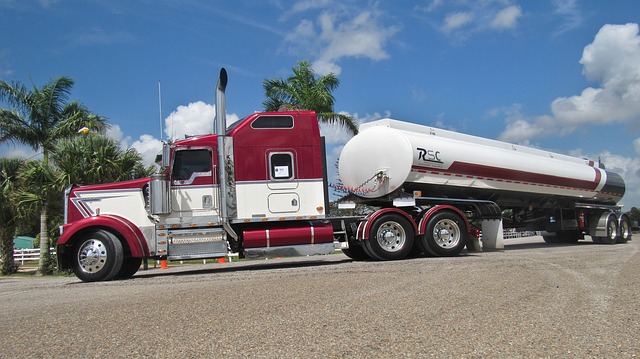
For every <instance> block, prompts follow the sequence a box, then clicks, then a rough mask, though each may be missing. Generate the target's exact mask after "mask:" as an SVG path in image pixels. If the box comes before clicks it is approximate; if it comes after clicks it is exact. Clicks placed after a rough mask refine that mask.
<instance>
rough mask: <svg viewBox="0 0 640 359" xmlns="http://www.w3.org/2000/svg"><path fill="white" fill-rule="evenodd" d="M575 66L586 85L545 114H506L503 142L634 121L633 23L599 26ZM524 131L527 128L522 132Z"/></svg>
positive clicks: (638, 81)
mask: <svg viewBox="0 0 640 359" xmlns="http://www.w3.org/2000/svg"><path fill="white" fill-rule="evenodd" d="M580 63H581V64H582V65H583V73H584V75H585V77H586V78H587V79H589V80H590V81H594V82H597V83H599V85H600V87H587V88H585V89H584V90H582V91H581V92H580V94H578V95H574V96H569V97H559V98H556V99H555V100H554V101H553V102H552V103H551V112H552V115H551V116H538V117H532V118H527V117H526V116H524V115H522V114H519V115H518V116H517V117H514V116H511V115H509V114H508V113H506V115H507V116H506V119H507V128H506V129H505V131H504V132H503V133H502V134H501V135H500V138H502V139H505V140H513V139H516V140H517V141H521V140H523V139H531V138H534V137H538V136H543V135H566V134H569V133H571V132H573V131H574V130H575V129H576V128H584V126H585V125H604V124H611V123H616V122H617V123H628V124H631V123H634V122H636V121H638V119H640V66H638V64H640V36H639V31H638V24H626V25H604V26H603V27H602V28H601V29H600V31H598V33H597V34H596V36H595V38H594V40H593V42H592V43H591V44H589V45H587V46H586V47H585V48H584V51H583V53H582V58H581V59H580ZM526 130H531V131H529V132H527V131H526Z"/></svg>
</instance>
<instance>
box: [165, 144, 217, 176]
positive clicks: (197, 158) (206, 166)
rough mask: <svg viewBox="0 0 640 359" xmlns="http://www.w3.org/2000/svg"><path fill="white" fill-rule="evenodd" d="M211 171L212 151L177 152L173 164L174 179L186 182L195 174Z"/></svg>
mask: <svg viewBox="0 0 640 359" xmlns="http://www.w3.org/2000/svg"><path fill="white" fill-rule="evenodd" d="M210 171H211V151H209V150H206V149H201V150H185V151H177V152H176V153H175V159H174V162H173V179H174V180H177V181H184V180H188V179H189V178H191V175H192V174H193V173H202V172H210Z"/></svg>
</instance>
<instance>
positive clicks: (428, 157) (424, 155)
mask: <svg viewBox="0 0 640 359" xmlns="http://www.w3.org/2000/svg"><path fill="white" fill-rule="evenodd" d="M416 149H417V150H418V160H422V161H427V162H437V163H442V160H441V159H440V151H434V150H425V149H424V148H420V147H418V148H416Z"/></svg>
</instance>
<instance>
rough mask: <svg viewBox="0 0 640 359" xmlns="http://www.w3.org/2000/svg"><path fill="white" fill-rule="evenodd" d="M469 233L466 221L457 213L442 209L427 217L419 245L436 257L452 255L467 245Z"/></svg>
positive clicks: (455, 254) (457, 253)
mask: <svg viewBox="0 0 640 359" xmlns="http://www.w3.org/2000/svg"><path fill="white" fill-rule="evenodd" d="M468 239H469V233H468V231H467V226H466V222H465V221H464V220H463V219H462V217H460V216H459V215H458V214H456V213H453V212H449V211H442V212H439V213H436V214H435V215H434V216H433V217H431V218H430V219H429V222H428V223H427V229H426V231H425V234H424V235H423V236H421V237H420V242H421V247H422V248H424V249H425V250H426V251H427V252H429V253H431V254H432V255H434V256H437V257H453V256H457V255H459V254H460V252H462V250H463V249H464V247H465V246H466V245H467V241H468Z"/></svg>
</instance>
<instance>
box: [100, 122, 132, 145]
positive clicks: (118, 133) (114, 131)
mask: <svg viewBox="0 0 640 359" xmlns="http://www.w3.org/2000/svg"><path fill="white" fill-rule="evenodd" d="M105 135H106V136H107V137H108V138H110V139H112V140H114V141H116V142H118V143H119V144H120V147H121V148H125V149H126V148H128V147H129V142H130V141H131V137H125V135H124V132H123V131H122V129H121V128H120V125H117V124H114V125H111V126H110V127H109V128H108V129H107V132H106V133H105Z"/></svg>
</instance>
